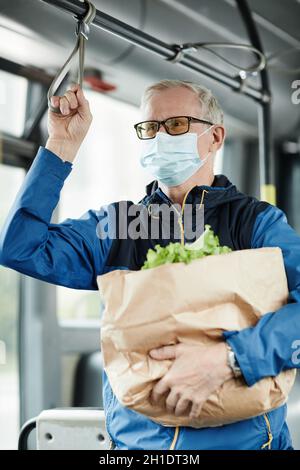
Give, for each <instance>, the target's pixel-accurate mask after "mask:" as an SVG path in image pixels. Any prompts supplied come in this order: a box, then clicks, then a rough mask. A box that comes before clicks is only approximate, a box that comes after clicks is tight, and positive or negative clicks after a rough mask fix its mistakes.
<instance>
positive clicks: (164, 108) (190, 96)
mask: <svg viewBox="0 0 300 470" xmlns="http://www.w3.org/2000/svg"><path fill="white" fill-rule="evenodd" d="M200 115H201V106H200V103H199V100H198V97H197V95H196V93H193V92H191V91H190V90H187V89H184V88H171V89H168V90H164V91H160V92H157V93H155V94H153V95H152V96H151V97H150V98H149V100H148V102H147V103H146V106H145V108H144V111H143V116H144V118H145V119H157V120H163V119H167V118H168V117H171V116H194V117H197V116H199V117H200Z"/></svg>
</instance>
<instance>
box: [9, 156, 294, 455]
mask: <svg viewBox="0 0 300 470" xmlns="http://www.w3.org/2000/svg"><path fill="white" fill-rule="evenodd" d="M71 170H72V164H71V163H69V162H63V161H62V160H61V159H60V158H59V157H58V156H56V155H55V154H53V153H52V152H50V151H48V150H46V149H45V148H43V147H40V149H39V151H38V154H37V156H36V158H35V160H34V162H33V164H32V166H31V168H30V170H29V172H28V174H27V175H26V178H25V180H24V182H23V185H22V187H21V189H20V191H19V192H18V195H17V197H16V200H15V202H14V204H13V206H12V208H11V210H10V212H9V214H8V217H7V219H6V222H5V224H4V227H3V230H2V232H1V235H0V263H1V264H2V265H4V266H7V267H9V268H12V269H14V270H16V271H19V272H21V273H24V274H26V275H28V276H32V277H35V278H37V279H41V280H43V281H46V282H49V283H53V284H57V285H62V286H66V287H70V288H74V289H90V290H97V288H98V287H97V282H96V278H97V276H98V275H99V274H103V273H106V272H108V271H111V270H113V269H117V268H118V269H140V267H141V265H142V264H143V262H144V260H145V257H146V253H147V250H148V248H149V247H153V246H154V245H155V244H156V243H160V244H167V243H169V241H178V240H176V239H175V238H174V236H173V235H172V233H171V237H170V240H152V239H146V240H145V239H143V240H140V239H137V240H133V239H131V240H128V239H120V238H118V237H114V238H113V237H106V238H104V237H100V236H99V234H100V232H101V231H104V230H105V224H106V221H107V217H108V219H109V213H110V209H111V207H113V208H114V209H115V210H116V211H117V212H118V210H119V202H116V203H112V204H111V205H109V206H106V207H101V208H100V209H99V210H89V211H87V212H86V213H85V214H84V215H83V216H82V217H80V218H79V219H66V220H65V221H63V222H62V223H59V224H54V223H50V220H51V215H52V213H53V210H54V208H55V207H56V205H57V203H58V201H59V196H60V191H61V189H62V187H63V184H64V181H65V179H66V178H67V176H68V175H69V173H70V172H71ZM146 191H147V194H146V195H145V197H144V198H143V199H142V201H140V202H139V203H138V206H143V207H147V208H149V207H150V206H151V204H153V203H162V202H164V203H168V204H171V201H170V200H169V199H168V197H167V196H166V195H165V194H164V193H163V192H162V191H161V189H160V188H159V187H158V184H157V182H156V181H154V182H152V183H151V184H149V185H148V186H147V189H146ZM203 195H204V196H205V199H204V217H205V223H209V224H210V225H211V226H212V228H213V230H214V231H215V233H217V234H218V236H219V238H220V242H221V244H226V245H228V246H231V247H232V249H235V250H236V249H245V248H259V247H264V246H279V247H280V248H281V249H282V252H283V256H284V263H285V268H286V274H287V278H288V285H289V291H290V299H289V303H288V304H287V305H285V306H284V307H282V308H281V309H280V310H278V311H277V312H275V313H274V312H270V313H267V314H266V315H264V316H263V318H262V319H261V320H260V321H259V322H258V323H257V325H256V326H255V327H252V328H246V329H244V330H242V331H230V332H227V333H225V334H224V336H225V339H226V341H227V342H228V343H230V345H231V346H232V348H233V349H234V351H235V354H236V357H237V360H238V362H239V364H240V367H241V370H242V373H243V376H244V379H245V381H246V383H247V384H248V386H249V387H251V386H252V385H253V384H255V383H256V382H257V381H259V380H260V379H262V378H263V377H267V376H274V375H277V374H278V373H279V372H280V371H282V370H284V369H290V368H295V367H299V362H300V361H295V360H294V361H293V360H292V357H293V358H295V354H294V356H293V355H292V353H293V348H295V345H297V344H298V343H297V340H299V338H300V306H299V302H300V237H299V236H298V235H297V234H296V232H295V231H294V230H293V229H292V228H291V227H290V226H289V225H288V223H287V221H286V217H285V215H284V214H283V212H282V211H281V210H279V209H278V208H276V207H274V206H272V205H269V204H267V203H265V202H261V201H258V200H256V199H255V198H251V197H249V196H247V195H245V194H243V193H241V192H239V191H238V190H237V189H236V187H235V186H234V185H233V184H232V183H230V181H229V180H228V179H227V178H226V177H225V176H224V175H217V176H216V177H215V180H214V182H213V185H212V186H196V187H195V188H193V189H192V190H191V191H190V193H189V194H188V197H187V202H190V203H192V204H193V206H195V207H197V204H199V202H200V198H202V197H203ZM126 204H127V205H128V206H129V207H130V206H134V204H133V202H131V201H127V202H126ZM104 222H105V223H104ZM294 352H297V351H294ZM299 356H300V354H299ZM103 403H104V409H105V413H106V425H107V430H108V433H109V435H110V437H111V440H112V442H113V443H114V445H115V448H116V449H169V448H172V449H183V450H188V449H197V450H201V449H260V448H272V449H279V448H282V449H288V448H291V446H292V444H291V439H290V435H289V431H288V428H287V425H286V405H283V406H281V407H279V408H277V409H275V410H273V411H271V412H269V413H267V414H265V415H262V416H258V417H255V418H252V419H248V420H244V421H241V422H237V423H234V424H230V425H225V426H220V427H217V428H204V429H198V430H197V429H194V428H190V427H180V428H178V427H177V428H173V427H166V426H161V425H159V424H157V423H155V422H154V421H152V420H150V419H148V418H147V417H145V416H143V415H142V414H140V413H137V412H135V411H132V410H129V409H127V408H126V407H124V406H122V405H121V404H120V403H119V402H118V400H117V399H116V397H115V395H114V394H113V392H112V389H111V387H110V384H109V381H108V379H107V376H106V374H105V371H103ZM271 441H272V442H271Z"/></svg>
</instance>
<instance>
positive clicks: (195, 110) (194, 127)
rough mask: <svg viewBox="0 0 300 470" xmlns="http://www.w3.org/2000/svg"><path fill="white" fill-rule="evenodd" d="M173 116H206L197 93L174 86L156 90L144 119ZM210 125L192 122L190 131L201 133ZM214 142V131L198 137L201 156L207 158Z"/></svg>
mask: <svg viewBox="0 0 300 470" xmlns="http://www.w3.org/2000/svg"><path fill="white" fill-rule="evenodd" d="M173 116H191V117H195V118H199V119H205V118H206V116H203V113H202V112H201V106H200V103H199V100H198V97H197V95H196V93H194V92H193V91H192V90H189V89H188V88H185V87H174V88H168V89H166V90H163V91H159V92H156V93H155V94H154V95H153V96H152V97H151V99H150V100H149V101H148V103H147V104H146V107H145V109H144V112H143V116H142V119H143V120H151V119H154V120H158V121H162V120H165V119H167V118H169V117H173ZM208 127H209V124H203V123H193V122H191V125H190V132H195V133H196V134H198V135H199V134H201V133H202V132H203V131H205V130H206V129H207V128H208ZM212 130H213V128H212ZM159 132H166V131H165V129H164V127H163V126H161V127H160V129H159ZM174 139H176V137H174ZM212 142H213V133H212V131H209V132H207V133H206V134H204V135H203V136H201V137H200V138H199V139H198V153H199V155H200V158H205V157H206V155H207V154H208V152H209V151H212V150H213V148H212Z"/></svg>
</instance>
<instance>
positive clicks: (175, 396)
mask: <svg viewBox="0 0 300 470" xmlns="http://www.w3.org/2000/svg"><path fill="white" fill-rule="evenodd" d="M178 400H179V392H178V391H176V390H174V389H173V390H171V391H170V393H169V395H168V396H167V399H166V408H167V410H168V411H169V412H170V413H172V412H173V411H174V409H175V407H176V404H177V402H178Z"/></svg>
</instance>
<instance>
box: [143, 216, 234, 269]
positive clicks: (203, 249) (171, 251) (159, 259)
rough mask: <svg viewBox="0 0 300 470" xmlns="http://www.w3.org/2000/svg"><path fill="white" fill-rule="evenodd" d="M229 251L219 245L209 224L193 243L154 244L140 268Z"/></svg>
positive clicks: (188, 260)
mask: <svg viewBox="0 0 300 470" xmlns="http://www.w3.org/2000/svg"><path fill="white" fill-rule="evenodd" d="M230 251H232V250H231V248H229V247H228V246H220V242H219V237H218V236H217V235H215V234H214V232H213V230H212V229H211V227H210V225H205V230H204V232H203V234H202V235H201V237H199V238H198V239H197V240H196V241H195V242H194V243H190V244H185V245H182V244H181V243H179V242H177V243H169V245H167V246H165V247H163V246H160V245H155V247H154V250H153V249H152V248H150V249H149V250H148V253H147V257H146V261H145V263H144V264H143V266H142V268H141V269H150V268H156V267H157V266H160V265H162V264H167V263H182V262H183V263H190V262H191V261H192V260H194V259H199V258H204V256H209V255H221V254H223V253H229V252H230Z"/></svg>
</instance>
